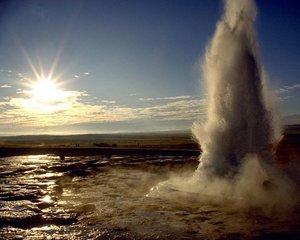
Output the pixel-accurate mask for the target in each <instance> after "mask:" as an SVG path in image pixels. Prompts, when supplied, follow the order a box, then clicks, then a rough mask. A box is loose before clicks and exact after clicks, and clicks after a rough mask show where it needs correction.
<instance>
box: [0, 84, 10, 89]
mask: <svg viewBox="0 0 300 240" xmlns="http://www.w3.org/2000/svg"><path fill="white" fill-rule="evenodd" d="M0 88H11V86H10V85H8V84H4V85H1V86H0Z"/></svg>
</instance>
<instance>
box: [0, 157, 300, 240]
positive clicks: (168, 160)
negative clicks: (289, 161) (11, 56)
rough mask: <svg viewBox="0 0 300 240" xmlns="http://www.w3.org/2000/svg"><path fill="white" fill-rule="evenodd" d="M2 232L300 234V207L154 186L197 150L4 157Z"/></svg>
mask: <svg viewBox="0 0 300 240" xmlns="http://www.w3.org/2000/svg"><path fill="white" fill-rule="evenodd" d="M0 162H1V165H0V186H1V188H0V228H1V230H0V239H299V237H300V214H299V213H300V211H299V208H298V207H296V208H294V209H292V210H290V211H289V212H284V213H282V212H281V213H276V214H265V213H264V212H262V211H260V210H259V209H256V208H249V209H240V208H237V207H236V206H235V205H234V204H232V202H231V203H230V204H228V203H221V202H218V203H216V202H215V203H208V202H204V201H199V198H201V197H200V196H198V195H197V194H195V193H176V192H174V191H172V189H170V192H167V193H166V194H165V197H161V196H160V197H158V196H155V195H151V194H149V193H150V192H151V189H152V188H153V187H155V186H156V185H157V184H158V183H160V182H162V181H164V180H167V179H168V178H169V177H170V176H172V175H179V176H182V177H183V178H182V179H185V178H184V177H186V178H188V177H190V176H191V175H192V174H193V172H194V170H195V168H196V167H197V164H198V162H197V159H196V157H179V156H177V157H166V156H164V157H162V156H112V158H109V159H108V158H105V157H102V156H93V157H66V158H65V159H64V160H60V159H59V157H57V156H49V155H36V156H34V155H30V156H18V157H7V158H1V159H0Z"/></svg>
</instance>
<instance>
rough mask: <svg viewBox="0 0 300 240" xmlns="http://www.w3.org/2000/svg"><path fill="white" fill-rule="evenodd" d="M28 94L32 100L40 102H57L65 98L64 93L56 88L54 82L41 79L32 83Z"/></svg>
mask: <svg viewBox="0 0 300 240" xmlns="http://www.w3.org/2000/svg"><path fill="white" fill-rule="evenodd" d="M30 93H31V95H32V98H33V99H35V100H37V101H41V102H47V103H51V102H58V101H63V100H64V98H65V96H64V95H65V94H64V92H63V91H62V90H61V89H59V88H58V85H57V84H56V83H55V81H54V80H51V79H47V78H46V79H45V78H41V79H38V80H37V81H36V82H33V83H32V86H31V90H30Z"/></svg>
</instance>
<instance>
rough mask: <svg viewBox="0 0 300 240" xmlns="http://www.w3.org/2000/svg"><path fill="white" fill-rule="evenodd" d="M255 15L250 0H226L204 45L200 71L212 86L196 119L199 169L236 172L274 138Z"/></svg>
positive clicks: (254, 8) (195, 128)
mask: <svg viewBox="0 0 300 240" xmlns="http://www.w3.org/2000/svg"><path fill="white" fill-rule="evenodd" d="M255 17H256V6H255V3H254V2H253V1H252V0H227V1H226V2H225V14H224V16H223V17H222V19H221V20H220V21H219V22H218V23H217V26H216V31H215V33H214V36H213V38H212V39H211V42H210V43H209V45H208V48H207V50H206V54H205V57H204V60H203V65H202V71H203V78H204V80H205V83H206V86H207V91H208V108H207V119H206V121H205V122H204V123H202V122H196V123H194V125H193V134H194V135H195V137H196V138H197V139H198V141H199V143H200V145H201V149H202V155H201V158H200V165H199V167H198V172H199V171H200V172H205V173H208V174H211V175H217V176H224V175H232V174H234V173H236V172H237V171H238V168H239V166H240V165H241V162H242V160H243V159H244V158H245V157H246V155H247V154H253V153H254V154H258V153H261V152H263V149H264V148H265V147H266V146H267V145H268V144H271V143H272V142H274V140H275V125H274V121H273V118H272V112H271V109H269V107H268V104H267V97H266V96H265V94H264V93H265V92H266V91H264V88H265V87H266V86H265V81H264V80H263V76H264V74H263V71H262V67H261V65H260V63H259V57H258V50H257V43H256V39H255V32H254V27H253V23H254V20H255ZM264 159H265V161H268V159H270V157H269V156H264Z"/></svg>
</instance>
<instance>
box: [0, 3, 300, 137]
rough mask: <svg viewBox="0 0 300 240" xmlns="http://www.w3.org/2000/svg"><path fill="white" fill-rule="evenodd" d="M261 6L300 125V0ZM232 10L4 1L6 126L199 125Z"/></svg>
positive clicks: (275, 72)
mask: <svg viewBox="0 0 300 240" xmlns="http://www.w3.org/2000/svg"><path fill="white" fill-rule="evenodd" d="M257 5H258V17H257V21H256V30H257V36H258V41H259V49H260V55H261V62H262V64H263V65H264V68H265V70H266V71H267V73H268V76H269V81H270V85H271V87H272V89H273V91H274V92H276V93H277V94H278V99H279V104H278V105H279V110H280V112H281V114H282V116H283V118H284V119H285V121H286V122H287V123H300V43H299V39H300V24H299V23H300V3H299V1H297V0H286V1H281V0H272V1H265V0H258V1H257ZM222 9H223V6H222V1H218V0H203V1H196V0H195V1H192V0H186V1H183V0H169V1H168V0H159V1H158V0H152V1H146V0H127V1H125V0H123V1H121V0H118V1H117V0H86V1H79V0H61V1H58V0H43V1H39V0H35V1H31V0H23V1H21V0H9V1H2V2H1V3H0V30H1V34H0V52H1V54H0V86H1V88H0V97H1V98H0V111H1V114H0V134H24V133H27V134H28V133H29V134H40V133H62V134H66V133H101V132H124V131H125V132H126V131H129V132H130V131H161V130H182V129H189V128H190V126H191V124H192V123H193V121H195V120H196V119H197V118H199V117H200V118H201V116H203V114H204V113H205V92H204V89H202V88H201V84H199V80H200V79H201V74H200V62H201V57H202V55H203V54H204V51H205V46H206V44H207V43H208V41H209V39H210V37H211V36H212V34H213V32H214V28H215V25H216V22H217V21H218V19H220V16H221V14H222ZM54 62H56V63H57V64H56V65H55V68H54V70H53V75H52V78H51V79H50V80H51V81H52V80H53V81H52V82H54V83H55V86H47V87H46V88H48V90H47V91H45V90H43V89H42V90H41V87H40V88H38V87H37V82H39V80H41V78H42V77H41V69H43V70H44V72H45V76H46V77H47V76H48V73H49V71H50V69H51V66H53V65H54V64H53V63H54ZM30 63H31V65H32V66H33V67H32V66H30ZM34 69H36V71H37V72H38V75H39V77H38V76H37V74H34ZM48 80H49V79H48ZM51 87H53V89H52V88H51ZM37 89H40V90H39V91H40V92H39V94H37V92H36V91H37ZM43 91H45V92H43ZM50 93H52V95H54V96H55V97H54V98H53V99H49V96H48V95H49V94H50Z"/></svg>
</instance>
